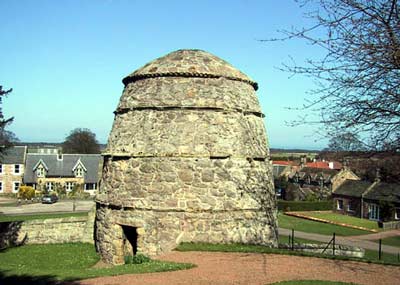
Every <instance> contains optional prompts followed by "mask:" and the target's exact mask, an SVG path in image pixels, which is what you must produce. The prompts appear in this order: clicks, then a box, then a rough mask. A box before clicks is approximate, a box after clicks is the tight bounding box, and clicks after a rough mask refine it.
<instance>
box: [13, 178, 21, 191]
mask: <svg viewBox="0 0 400 285" xmlns="http://www.w3.org/2000/svg"><path fill="white" fill-rule="evenodd" d="M20 185H21V182H18V181H14V182H13V192H14V193H17V192H18V191H19V186H20Z"/></svg>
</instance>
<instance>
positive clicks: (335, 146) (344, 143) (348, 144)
mask: <svg viewBox="0 0 400 285" xmlns="http://www.w3.org/2000/svg"><path fill="white" fill-rule="evenodd" d="M365 150H366V147H365V146H364V144H363V143H362V142H361V141H360V139H359V137H358V136H357V135H355V134H353V133H344V134H338V135H337V136H334V137H332V138H331V139H330V140H329V143H328V147H327V148H326V149H324V150H323V151H334V152H355V151H365Z"/></svg>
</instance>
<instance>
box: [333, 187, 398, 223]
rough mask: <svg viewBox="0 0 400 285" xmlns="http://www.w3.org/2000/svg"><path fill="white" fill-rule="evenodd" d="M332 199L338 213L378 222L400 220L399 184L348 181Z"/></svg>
mask: <svg viewBox="0 0 400 285" xmlns="http://www.w3.org/2000/svg"><path fill="white" fill-rule="evenodd" d="M332 197H333V202H334V210H335V211H336V212H337V213H340V214H344V215H349V216H355V217H360V218H364V219H370V220H376V221H381V220H383V219H387V220H400V185H399V184H394V183H385V182H381V181H379V180H376V181H375V182H368V181H354V180H353V181H351V180H346V181H345V182H344V183H342V184H341V185H340V186H339V187H338V188H337V189H336V190H335V191H334V192H333V193H332ZM389 205H390V206H391V207H390V208H388V206H389ZM384 206H386V209H384ZM384 211H386V213H384ZM388 211H389V212H388Z"/></svg>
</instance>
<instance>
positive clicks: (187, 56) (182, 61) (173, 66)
mask: <svg viewBox="0 0 400 285" xmlns="http://www.w3.org/2000/svg"><path fill="white" fill-rule="evenodd" d="M170 76H179V77H205V78H220V77H223V78H226V79H230V80H236V81H242V82H246V83H248V84H250V85H251V86H253V88H254V89H255V90H257V89H258V85H257V82H255V81H253V80H251V79H250V78H249V77H248V76H247V75H245V74H244V73H242V72H240V71H239V70H238V69H236V68H235V67H233V66H232V65H230V64H229V63H228V62H226V61H225V60H222V59H220V58H219V57H216V56H215V55H212V54H210V53H208V52H205V51H203V50H198V49H181V50H177V51H174V52H171V53H169V54H167V55H165V56H163V57H160V58H157V59H155V60H153V61H151V62H149V63H148V64H146V65H145V66H143V67H141V68H139V69H138V70H136V71H134V72H133V73H131V74H130V75H128V76H127V77H125V78H124V79H123V80H122V81H123V83H124V84H125V85H127V84H129V83H131V82H134V81H136V80H140V79H144V78H154V77H170Z"/></svg>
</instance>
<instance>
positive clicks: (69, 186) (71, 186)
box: [65, 182, 75, 192]
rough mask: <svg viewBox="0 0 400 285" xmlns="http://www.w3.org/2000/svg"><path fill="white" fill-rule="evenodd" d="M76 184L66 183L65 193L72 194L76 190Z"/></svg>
mask: <svg viewBox="0 0 400 285" xmlns="http://www.w3.org/2000/svg"><path fill="white" fill-rule="evenodd" d="M74 185H75V183H74V182H65V191H67V192H70V191H72V188H74Z"/></svg>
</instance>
